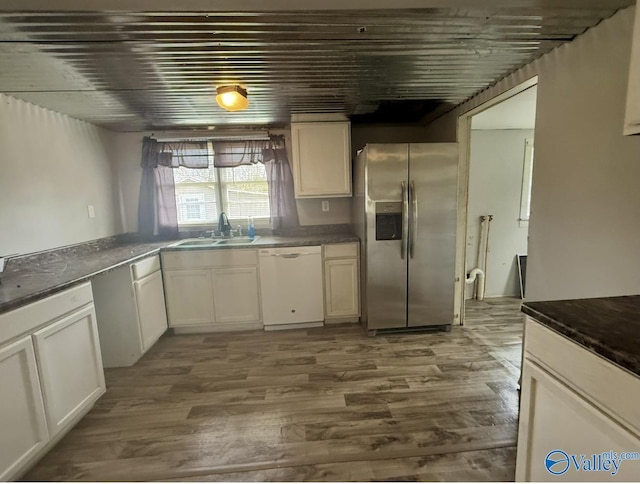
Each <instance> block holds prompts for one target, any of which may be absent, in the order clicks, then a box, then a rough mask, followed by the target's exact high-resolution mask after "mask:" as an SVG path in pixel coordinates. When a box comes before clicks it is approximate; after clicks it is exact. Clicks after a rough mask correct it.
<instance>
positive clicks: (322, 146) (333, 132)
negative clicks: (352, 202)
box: [291, 122, 351, 198]
mask: <svg viewBox="0 0 640 484" xmlns="http://www.w3.org/2000/svg"><path fill="white" fill-rule="evenodd" d="M291 137H292V140H293V143H292V145H293V146H292V150H293V179H294V186H295V195H296V198H325V197H350V196H351V124H350V123H349V122H317V123H292V124H291Z"/></svg>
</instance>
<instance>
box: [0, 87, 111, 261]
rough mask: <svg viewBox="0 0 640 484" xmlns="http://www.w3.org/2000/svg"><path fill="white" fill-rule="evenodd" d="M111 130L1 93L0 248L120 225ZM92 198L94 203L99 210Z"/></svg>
mask: <svg viewBox="0 0 640 484" xmlns="http://www.w3.org/2000/svg"><path fill="white" fill-rule="evenodd" d="M111 135H112V133H111V132H109V131H106V130H104V129H101V128H98V127H96V126H94V125H92V124H89V123H86V122H83V121H78V120H76V119H73V118H71V117H69V116H66V115H63V114H59V113H55V112H53V111H49V110H47V109H44V108H41V107H39V106H35V105H33V104H30V103H27V102H24V101H21V100H18V99H15V98H13V97H10V96H6V95H3V94H0V254H10V253H21V254H26V253H30V252H36V251H40V250H46V249H51V248H55V247H60V246H64V245H69V244H75V243H79V242H84V241H88V240H93V239H97V238H101V237H106V236H110V235H114V234H117V233H119V228H120V227H119V225H118V223H117V216H116V207H117V203H116V200H115V197H114V187H115V184H114V182H113V176H112V170H111V165H110V160H109V152H108V149H109V148H108V147H109V143H110V141H111ZM87 205H93V206H94V207H95V214H96V216H95V218H93V219H90V218H89V217H88V213H87Z"/></svg>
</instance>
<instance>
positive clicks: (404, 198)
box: [400, 182, 409, 259]
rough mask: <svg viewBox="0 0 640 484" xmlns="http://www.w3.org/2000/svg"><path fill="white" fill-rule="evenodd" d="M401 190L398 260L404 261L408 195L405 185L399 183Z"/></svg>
mask: <svg viewBox="0 0 640 484" xmlns="http://www.w3.org/2000/svg"><path fill="white" fill-rule="evenodd" d="M400 187H401V188H402V240H401V241H400V258H401V259H404V258H405V256H406V253H407V247H408V245H409V241H408V238H409V194H408V193H407V184H406V183H405V182H402V183H400Z"/></svg>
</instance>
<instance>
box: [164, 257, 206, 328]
mask: <svg viewBox="0 0 640 484" xmlns="http://www.w3.org/2000/svg"><path fill="white" fill-rule="evenodd" d="M164 280H165V285H166V296H167V314H168V316H169V326H172V327H176V326H191V325H194V324H207V323H212V322H213V321H215V313H214V310H213V280H212V278H211V271H210V270H208V269H201V270H200V269H199V270H194V269H189V270H181V271H167V272H165V274H164Z"/></svg>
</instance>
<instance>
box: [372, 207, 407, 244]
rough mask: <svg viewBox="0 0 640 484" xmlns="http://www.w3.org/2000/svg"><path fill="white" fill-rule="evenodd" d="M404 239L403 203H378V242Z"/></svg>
mask: <svg viewBox="0 0 640 484" xmlns="http://www.w3.org/2000/svg"><path fill="white" fill-rule="evenodd" d="M401 239H402V202H376V240H401Z"/></svg>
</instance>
